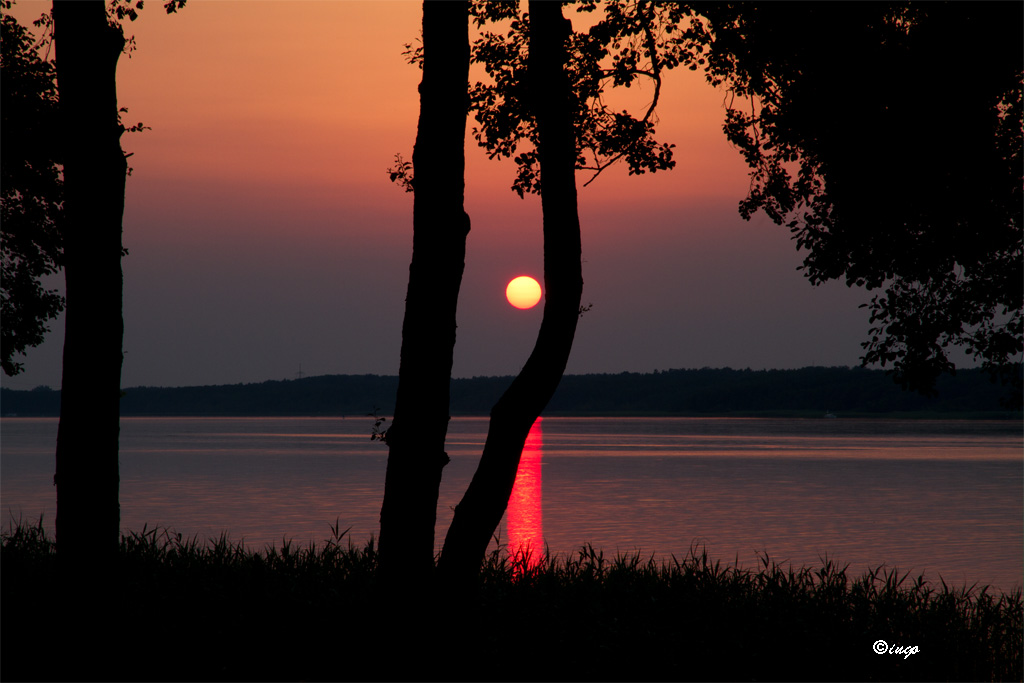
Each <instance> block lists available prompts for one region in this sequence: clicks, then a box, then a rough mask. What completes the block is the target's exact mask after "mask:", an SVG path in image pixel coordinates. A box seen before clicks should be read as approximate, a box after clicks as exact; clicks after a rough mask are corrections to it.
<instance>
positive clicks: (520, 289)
mask: <svg viewBox="0 0 1024 683" xmlns="http://www.w3.org/2000/svg"><path fill="white" fill-rule="evenodd" d="M505 296H506V297H508V302H509V303H510V304H512V305H513V306H515V307H516V308H524V309H525V308H533V307H534V306H536V305H537V302H538V301H540V285H539V284H538V283H537V281H536V280H534V279H533V278H532V277H530V276H529V275H520V276H519V277H517V278H515V279H513V280H512V281H511V282H509V283H508V287H506V288H505Z"/></svg>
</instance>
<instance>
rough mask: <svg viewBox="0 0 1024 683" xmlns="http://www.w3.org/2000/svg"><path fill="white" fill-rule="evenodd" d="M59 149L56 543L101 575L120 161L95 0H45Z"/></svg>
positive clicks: (111, 58)
mask: <svg viewBox="0 0 1024 683" xmlns="http://www.w3.org/2000/svg"><path fill="white" fill-rule="evenodd" d="M53 16H54V42H55V45H56V56H57V86H58V95H59V98H60V104H59V107H60V116H61V130H60V135H61V136H62V137H61V144H62V146H63V157H64V217H65V223H64V228H63V230H64V273H65V279H66V283H67V292H66V296H67V309H66V316H65V332H64V366H63V376H62V379H61V400H60V426H59V427H58V431H57V473H56V476H55V477H54V483H55V484H56V486H57V550H58V552H59V553H60V555H61V557H62V562H69V563H71V564H73V565H76V566H77V567H78V569H77V570H76V571H77V572H81V571H84V569H85V568H86V567H89V568H91V569H92V571H94V572H95V573H97V574H102V565H104V564H106V563H107V562H110V561H112V560H113V559H114V558H115V557H116V555H117V550H118V544H119V542H120V515H121V511H120V505H119V503H118V488H119V484H120V480H119V475H118V462H117V454H118V438H119V434H120V405H119V402H120V392H121V361H122V352H121V344H122V338H123V335H124V322H123V319H122V317H121V299H122V285H123V279H122V275H121V254H122V247H121V221H122V216H123V214H124V190H125V174H126V171H127V163H126V161H125V157H124V153H123V152H122V150H121V142H120V138H121V134H122V133H123V132H124V129H123V127H122V126H121V124H120V123H119V122H118V108H117V85H116V80H115V78H116V71H117V60H118V58H119V57H120V55H121V49H122V48H123V46H124V36H123V35H122V33H121V30H120V29H119V28H117V27H112V26H110V25H109V24H108V23H107V16H106V10H105V9H104V4H103V1H102V0H90V1H89V2H84V1H82V2H80V1H67V0H64V1H56V2H54V3H53Z"/></svg>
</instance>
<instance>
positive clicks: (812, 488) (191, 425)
mask: <svg viewBox="0 0 1024 683" xmlns="http://www.w3.org/2000/svg"><path fill="white" fill-rule="evenodd" d="M121 424H122V428H121V432H122V436H121V452H120V465H121V512H122V524H123V528H125V529H132V530H138V529H141V528H142V525H143V523H146V524H148V525H149V526H150V527H152V526H153V525H159V526H167V527H172V528H174V529H176V530H177V531H179V532H182V533H183V534H185V535H186V536H192V535H198V536H201V537H202V536H206V537H212V536H218V535H219V534H220V533H221V532H222V531H229V532H230V534H231V537H232V538H234V539H239V538H243V539H244V540H245V541H246V542H247V543H249V544H251V545H255V546H262V545H264V544H268V543H275V542H279V541H280V540H281V539H282V538H285V537H287V538H290V539H293V540H294V541H297V542H305V541H309V540H314V541H318V542H319V541H322V540H323V539H324V538H326V537H328V535H329V524H331V523H333V522H334V520H335V519H336V518H338V519H340V522H341V525H342V528H346V527H349V526H351V527H352V530H351V532H350V533H351V534H352V537H353V538H354V539H355V540H356V541H357V542H359V543H362V542H364V541H365V540H366V539H368V538H369V537H370V535H371V534H374V533H376V531H377V525H378V515H379V511H380V503H381V497H382V495H383V482H384V470H385V465H386V459H387V448H386V447H385V446H383V445H382V444H380V443H379V442H371V441H370V439H369V434H370V427H371V425H372V419H370V418H348V419H337V418H124V419H122V421H121ZM0 428H2V445H0V448H2V450H0V453H2V477H0V497H2V505H3V509H4V510H5V511H8V510H9V511H10V513H11V514H12V515H13V516H14V517H15V518H17V517H18V516H19V515H20V516H23V517H24V518H25V519H26V520H35V519H37V518H38V516H39V515H40V514H43V515H44V522H45V523H46V524H47V526H49V527H50V529H51V531H52V522H53V519H54V512H55V510H54V508H55V504H54V498H55V492H54V489H53V486H52V480H53V446H54V443H55V439H56V428H57V421H56V420H55V419H46V418H4V419H3V420H2V423H0ZM486 429H487V420H486V419H485V418H456V419H454V420H453V421H452V423H451V427H450V430H449V440H448V446H447V448H448V453H449V455H451V456H452V462H451V464H450V465H449V466H448V467H447V468H445V477H444V481H443V484H442V489H441V497H440V503H439V505H438V525H437V530H438V532H437V533H438V543H439V544H440V543H441V542H442V541H443V538H444V533H445V530H446V529H447V525H448V523H449V522H450V520H451V508H453V507H454V506H455V504H456V503H457V502H458V500H459V498H460V497H461V495H462V492H463V491H464V490H465V488H466V486H467V485H468V483H469V479H470V478H471V476H472V473H473V469H474V468H475V465H476V458H477V457H478V456H479V453H480V450H481V448H482V446H483V441H484V437H485V435H486ZM1022 482H1024V460H1022V437H1021V428H1020V425H1019V424H1017V423H1013V422H987V421H931V420H928V421H897V420H854V419H849V420H847V419H842V418H840V419H836V420H825V419H820V420H787V419H744V418H719V419H702V418H544V420H543V421H542V423H541V424H540V425H537V426H535V430H534V433H532V434H531V438H530V442H529V443H528V444H527V449H526V452H525V455H524V463H523V479H522V481H521V482H519V483H517V487H516V491H515V492H514V493H513V498H512V501H511V502H510V510H509V513H508V515H507V519H506V521H505V522H503V524H502V527H501V529H500V539H501V541H502V542H503V543H506V542H509V540H510V539H511V540H512V542H514V543H519V542H521V541H522V540H526V541H528V542H530V543H532V544H533V545H535V546H536V545H540V544H542V543H547V544H548V545H549V546H550V548H551V550H552V551H553V552H557V553H565V552H567V551H571V550H572V549H574V548H576V547H578V546H579V545H581V544H583V543H586V542H589V543H592V544H593V545H594V546H595V547H600V548H603V549H604V550H605V551H606V553H607V554H614V553H615V552H617V551H621V552H632V551H634V550H639V551H641V552H644V553H654V554H656V555H657V556H660V557H669V556H670V554H673V553H674V554H676V556H679V555H680V554H685V553H686V552H687V550H688V549H689V548H690V547H691V545H693V544H695V543H696V544H704V545H706V547H707V549H708V551H709V553H710V554H711V555H712V556H713V557H717V558H721V559H723V560H725V561H733V560H734V559H736V558H738V559H739V561H740V563H741V564H742V565H744V566H754V565H756V563H757V554H758V553H759V552H761V551H767V552H768V553H769V554H770V555H771V557H772V558H773V559H775V560H779V561H787V562H792V563H794V564H797V565H801V564H813V563H816V562H817V561H818V558H819V557H824V556H828V557H830V558H833V559H836V560H838V561H840V562H843V563H847V562H848V563H850V564H851V570H853V571H856V572H858V573H859V572H861V571H863V570H864V569H866V568H867V567H869V566H878V565H880V564H882V563H886V564H888V565H889V566H893V565H898V566H899V568H900V569H901V570H909V571H911V572H913V573H914V574H915V575H916V574H917V573H920V572H925V573H926V575H927V576H928V577H930V578H933V579H934V578H936V577H937V576H938V575H939V574H941V575H942V576H943V578H945V579H946V580H947V582H948V581H952V582H954V583H962V582H965V581H966V582H969V583H973V582H975V581H979V582H982V583H990V584H993V585H995V586H997V587H1000V588H1003V589H1008V588H1010V587H1012V586H1019V585H1020V584H1021V574H1022V571H1024V560H1022V551H1021V548H1022V544H1024V521H1022V519H1024V502H1022V501H1024V484H1022Z"/></svg>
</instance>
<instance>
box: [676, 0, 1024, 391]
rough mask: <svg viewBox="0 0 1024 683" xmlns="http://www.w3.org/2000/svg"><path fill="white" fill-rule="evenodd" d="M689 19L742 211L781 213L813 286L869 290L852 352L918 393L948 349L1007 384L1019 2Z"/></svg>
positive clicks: (840, 7)
mask: <svg viewBox="0 0 1024 683" xmlns="http://www.w3.org/2000/svg"><path fill="white" fill-rule="evenodd" d="M701 12H702V14H703V15H704V17H705V20H706V21H704V22H702V23H700V24H698V25H697V27H696V28H697V29H698V30H699V29H703V31H704V35H702V36H700V37H698V39H697V44H699V45H701V46H702V49H703V51H704V56H705V57H706V59H707V64H708V68H707V77H708V80H709V81H710V82H711V83H713V84H715V85H722V86H725V87H727V88H729V90H730V91H731V93H732V95H733V100H732V102H731V104H730V105H729V107H728V109H727V116H726V122H725V126H724V128H725V132H726V135H727V136H728V137H729V139H730V140H731V141H732V142H733V143H734V144H735V145H736V146H737V147H738V148H739V149H740V151H741V152H742V153H743V155H744V157H745V158H746V161H747V163H748V165H749V166H750V168H751V188H750V193H749V195H748V196H747V198H746V199H744V200H743V201H742V202H740V213H741V214H742V215H743V216H744V217H746V218H749V217H750V216H751V215H752V214H753V213H754V212H756V211H758V210H761V211H764V212H765V213H766V214H767V215H768V216H769V217H771V219H772V220H773V221H775V222H776V223H779V224H782V223H784V224H785V225H786V226H787V227H788V228H789V229H790V231H791V232H792V233H793V237H794V239H795V240H796V244H797V247H798V248H799V249H802V250H806V252H807V255H806V257H805V259H804V263H803V269H804V272H805V275H806V276H807V277H808V279H809V280H810V281H811V282H812V283H813V284H818V283H820V282H824V281H827V280H832V279H839V278H843V279H845V281H846V283H847V284H848V285H851V286H852V285H857V286H863V287H866V288H868V289H881V290H882V293H880V294H878V295H876V296H875V297H874V298H873V299H872V300H871V302H870V304H866V306H868V307H869V309H870V312H871V323H872V328H871V330H870V332H869V334H870V338H869V339H868V340H867V341H866V342H864V343H863V344H862V346H863V347H864V349H865V356H864V358H863V361H864V363H865V364H870V363H879V364H881V365H882V366H883V367H884V366H886V365H890V364H891V366H892V368H893V371H894V373H895V376H896V379H897V380H899V381H900V382H901V383H902V384H903V385H904V386H905V387H912V388H916V389H918V390H920V391H923V392H926V393H927V392H930V391H932V389H933V386H934V381H935V379H936V377H937V376H938V375H939V374H941V373H942V372H946V371H952V370H953V362H952V360H950V358H949V351H950V350H951V349H953V348H957V347H961V348H963V349H965V350H966V351H967V352H968V353H969V354H970V355H972V356H973V357H974V358H975V359H977V360H979V361H981V362H982V364H983V365H984V366H985V367H987V368H989V369H990V370H991V371H992V372H993V373H994V374H1002V375H1003V376H1004V379H1009V380H1010V381H1011V382H1013V383H1014V384H1015V386H1016V387H1017V389H1018V390H1019V388H1020V359H1021V347H1022V337H1024V335H1022V315H1021V314H1022V309H1024V273H1022V262H1024V259H1022V256H1024V255H1022V247H1021V234H1022V227H1021V226H1022V197H1021V190H1022V185H1024V182H1022V159H1021V136H1022V108H1021V105H1022V99H1021V98H1022V87H1021V86H1022V81H1021V76H1022V73H1024V65H1022V55H1024V45H1022V34H1021V31H1020V27H1021V25H1022V19H1024V17H1022V6H1021V5H1020V4H1019V3H941V4H940V3H925V4H899V3H810V4H797V5H791V4H788V3H766V4H760V5H750V4H714V5H709V6H707V7H703V6H702V7H701ZM1015 400H1016V402H1017V404H1018V405H1019V401H1020V393H1019V391H1017V392H1015Z"/></svg>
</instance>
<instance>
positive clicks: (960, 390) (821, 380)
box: [0, 367, 1019, 433]
mask: <svg viewBox="0 0 1024 683" xmlns="http://www.w3.org/2000/svg"><path fill="white" fill-rule="evenodd" d="M509 381H510V378H508V377H473V378H471V379H453V380H452V384H451V409H452V414H453V415H486V414H487V412H488V410H489V409H490V407H491V406H492V405H493V404H494V401H496V400H497V398H498V397H499V396H501V393H502V391H504V389H505V388H506V387H507V386H508V383H509ZM397 385H398V378H397V377H394V376H382V375H324V376H319V377H306V378H303V379H298V380H282V381H268V382H262V383H258V384H231V385H220V386H198V387H172V388H164V387H133V388H130V389H127V390H126V391H125V394H124V396H123V397H122V399H121V414H122V415H124V416H145V415H181V416H185V415H189V416H278V415H280V416H306V415H310V416H317V415H336V416H340V417H366V416H368V415H369V414H371V413H373V412H374V411H375V410H376V412H377V414H378V415H381V416H388V417H390V416H391V415H392V414H393V411H394V397H395V391H396V389H397ZM939 389H940V391H939V395H938V396H937V397H926V396H921V395H919V394H915V393H911V392H905V391H901V390H900V388H899V386H897V385H895V384H894V383H893V382H892V379H891V378H890V377H889V376H887V375H886V373H885V372H884V371H882V370H867V369H863V368H846V367H807V368H802V369H799V370H749V369H747V370H734V369H731V368H702V369H700V370H665V371H661V372H654V373H631V372H624V373H619V374H614V375H608V374H602V375H598V374H591V375H566V376H565V377H564V379H563V380H562V383H561V384H560V385H559V387H558V391H557V392H556V393H555V395H554V397H553V398H552V399H551V402H550V403H549V404H548V407H547V410H546V411H545V414H546V415H559V414H562V415H572V414H579V415H616V414H617V415H636V414H650V415H743V414H746V415H808V416H818V417H820V416H823V415H824V414H825V412H826V411H831V412H833V413H836V414H838V415H839V416H840V417H842V416H843V415H844V414H845V415H850V414H869V415H870V414H875V415H885V414H892V413H921V412H934V413H944V414H952V413H957V414H977V415H979V416H980V415H987V416H1002V415H1006V416H1009V415H1014V414H1019V413H1010V412H1007V411H1005V409H1004V408H1003V407H1002V405H1001V404H1000V397H1001V395H1002V391H1001V389H1000V387H998V386H996V385H993V384H992V382H991V381H990V380H989V377H988V375H987V374H986V373H985V372H984V371H982V370H980V369H972V370H959V371H957V374H956V375H955V376H947V377H943V378H941V380H940V383H939ZM0 410H2V413H3V414H4V415H13V414H17V415H20V416H54V417H55V416H57V415H59V412H60V392H59V391H54V390H51V389H49V388H46V387H39V388H37V389H35V390H32V391H15V390H11V389H3V390H2V392H0ZM367 433H369V432H367Z"/></svg>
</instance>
